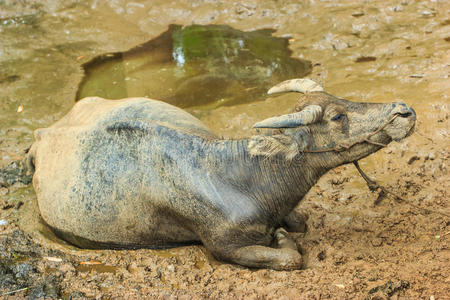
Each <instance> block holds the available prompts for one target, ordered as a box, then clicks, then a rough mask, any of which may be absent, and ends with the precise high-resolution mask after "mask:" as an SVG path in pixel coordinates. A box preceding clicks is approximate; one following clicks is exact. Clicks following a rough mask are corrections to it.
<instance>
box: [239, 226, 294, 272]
mask: <svg viewBox="0 0 450 300" xmlns="http://www.w3.org/2000/svg"><path fill="white" fill-rule="evenodd" d="M275 242H276V246H277V247H278V248H271V247H266V246H259V245H253V246H245V247H241V248H238V249H236V250H235V251H234V253H233V254H232V257H231V259H232V261H234V262H236V263H238V264H240V265H243V266H248V267H255V268H269V269H274V270H296V269H300V268H301V267H302V256H301V255H300V253H299V252H298V250H297V246H296V245H295V242H294V241H293V240H292V239H291V238H290V237H289V235H288V233H287V232H286V230H284V229H283V228H279V229H277V230H276V231H275Z"/></svg>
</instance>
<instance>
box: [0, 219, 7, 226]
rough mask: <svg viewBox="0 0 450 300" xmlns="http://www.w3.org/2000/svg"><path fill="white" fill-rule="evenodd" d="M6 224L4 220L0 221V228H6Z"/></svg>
mask: <svg viewBox="0 0 450 300" xmlns="http://www.w3.org/2000/svg"><path fill="white" fill-rule="evenodd" d="M6 225H8V222H7V221H6V220H0V226H6Z"/></svg>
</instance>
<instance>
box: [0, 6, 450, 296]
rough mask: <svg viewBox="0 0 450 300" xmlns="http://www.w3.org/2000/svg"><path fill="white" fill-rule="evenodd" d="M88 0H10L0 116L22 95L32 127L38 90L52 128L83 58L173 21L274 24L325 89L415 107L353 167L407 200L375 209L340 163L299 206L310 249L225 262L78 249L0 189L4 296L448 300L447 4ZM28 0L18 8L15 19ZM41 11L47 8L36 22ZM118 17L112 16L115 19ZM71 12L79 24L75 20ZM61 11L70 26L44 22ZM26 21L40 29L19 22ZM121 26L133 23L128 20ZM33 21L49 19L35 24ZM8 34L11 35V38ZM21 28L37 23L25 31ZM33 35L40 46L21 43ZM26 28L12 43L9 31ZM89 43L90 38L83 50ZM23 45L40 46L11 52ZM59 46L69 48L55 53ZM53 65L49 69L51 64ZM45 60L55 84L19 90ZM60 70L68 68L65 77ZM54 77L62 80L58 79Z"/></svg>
mask: <svg viewBox="0 0 450 300" xmlns="http://www.w3.org/2000/svg"><path fill="white" fill-rule="evenodd" d="M69 2H70V3H69ZM94 2H95V3H97V2H96V1H94ZM94 2H92V3H90V2H89V1H86V3H88V4H89V5H87V4H80V5H79V6H77V4H73V3H72V1H66V2H64V1H46V2H45V4H40V5H39V6H33V7H32V6H26V7H20V5H22V4H21V3H22V2H20V1H6V2H5V3H6V4H7V5H4V6H3V7H2V8H1V9H2V15H3V16H5V18H3V19H2V21H3V23H4V22H5V21H7V22H6V23H7V24H6V23H4V24H3V25H0V26H3V27H2V29H3V30H4V31H3V32H2V37H3V38H4V39H5V47H6V48H7V49H8V51H4V52H2V53H0V63H1V64H2V66H3V65H5V66H7V67H8V68H2V69H3V70H7V71H8V72H9V73H5V74H0V75H1V76H3V77H1V76H0V79H1V78H7V79H8V78H13V79H14V81H13V82H10V81H11V80H0V86H1V87H2V88H1V89H0V97H1V99H2V101H1V102H0V108H1V109H0V110H1V111H2V112H6V113H8V118H7V119H8V120H9V118H11V117H10V116H12V115H14V114H15V113H16V110H17V105H19V104H20V103H24V112H23V113H22V115H23V118H24V119H26V120H27V122H28V123H30V122H37V121H36V120H35V119H33V118H32V117H33V116H30V115H29V114H28V115H27V109H28V106H27V105H28V104H29V105H31V104H33V103H34V102H32V100H29V101H30V102H29V103H28V102H26V101H28V100H27V99H34V98H33V97H38V98H39V99H47V100H46V101H47V102H49V103H50V102H51V103H57V104H56V105H53V106H49V107H47V106H45V105H46V104H45V103H43V102H38V103H39V105H43V106H45V107H46V109H47V110H46V111H45V117H42V119H39V118H40V116H41V115H43V114H44V113H38V114H37V116H35V117H36V118H37V119H38V120H39V122H41V123H39V122H38V123H39V126H43V125H49V124H51V123H52V122H54V121H55V120H56V119H58V118H59V117H60V116H61V114H62V111H68V109H69V108H70V107H71V106H72V105H73V102H72V101H73V97H74V94H75V90H74V89H73V86H76V80H79V79H80V78H81V74H79V73H77V70H78V68H79V64H80V63H82V62H83V60H84V59H86V60H87V59H89V57H92V56H93V55H97V54H98V53H104V52H110V51H119V50H124V49H127V48H131V47H132V46H134V45H135V44H138V43H141V42H144V41H146V40H148V39H149V38H151V37H154V36H157V35H158V34H159V33H160V32H162V31H164V30H165V29H166V26H167V25H168V24H169V23H180V24H186V25H187V24H190V23H192V22H195V23H201V24H207V23H216V24H220V23H226V24H229V25H231V26H236V27H237V28H239V29H243V30H252V29H259V28H264V27H276V28H277V29H278V32H277V33H276V34H279V35H282V34H292V35H293V37H292V43H291V48H292V49H293V51H294V55H302V56H304V58H306V59H311V60H313V63H314V64H315V69H314V71H313V74H312V75H311V76H312V77H313V78H315V79H320V80H321V81H323V83H324V86H325V87H326V88H327V87H328V88H331V91H330V92H332V93H333V94H336V95H339V96H342V97H346V98H349V99H353V100H358V99H364V100H370V101H379V100H381V99H383V100H387V101H391V100H392V99H386V97H394V98H395V97H402V98H403V100H405V101H406V102H408V104H411V105H412V106H413V107H414V108H415V109H416V111H417V113H418V128H417V132H416V133H415V134H413V135H412V136H411V137H409V138H408V139H407V140H406V141H403V142H402V143H401V144H398V143H393V144H391V145H390V146H389V147H388V148H386V149H384V150H381V151H380V152H379V153H377V154H376V155H374V156H372V157H370V158H368V159H366V160H363V161H362V162H361V167H362V168H363V169H364V171H366V172H367V174H368V175H369V176H372V178H373V177H376V178H377V180H378V181H379V182H380V183H381V184H383V185H384V186H386V187H389V188H391V189H393V191H394V192H396V193H397V194H400V195H401V196H402V197H403V198H405V199H406V200H408V202H409V203H411V204H413V205H414V206H411V205H409V204H408V203H402V202H397V201H395V200H393V199H392V198H385V199H382V200H381V202H380V203H379V204H378V205H373V202H374V201H375V200H376V199H377V195H376V194H375V193H371V192H369V191H368V189H367V187H366V186H365V183H364V182H363V180H362V179H361V178H360V177H359V175H358V174H357V172H356V171H355V169H354V167H353V166H351V165H347V166H343V167H340V168H337V169H335V170H333V171H331V172H330V173H329V174H327V175H326V176H324V177H323V178H322V179H321V180H320V181H319V183H318V184H317V185H316V186H315V187H313V188H312V190H311V191H310V193H309V194H308V195H307V197H305V199H304V201H303V202H302V203H301V205H300V207H299V208H298V210H299V212H301V213H303V214H306V215H308V220H307V232H306V233H305V234H294V235H293V236H294V238H295V241H296V243H297V246H298V247H299V249H301V252H302V253H303V259H304V262H305V269H303V270H297V271H291V272H280V271H273V270H264V269H262V270H255V269H248V268H244V267H240V266H238V265H231V264H225V263H221V262H218V261H216V260H215V259H214V258H213V257H211V255H210V254H209V253H208V251H207V250H205V248H204V247H202V246H189V247H182V248H176V249H170V250H165V251H152V250H145V249H142V250H134V251H112V250H107V251H86V250H80V249H75V248H72V247H70V246H67V245H64V244H63V243H62V242H60V241H57V240H56V241H55V240H53V238H51V237H48V236H44V237H43V236H42V235H41V234H40V233H38V232H37V230H38V229H39V230H40V229H41V228H42V227H35V229H31V230H30V229H26V228H27V227H26V226H22V225H21V226H20V227H19V224H23V223H27V222H32V221H36V220H37V218H38V215H37V214H34V215H33V216H32V218H30V214H25V213H24V211H25V210H27V209H29V208H30V207H36V203H35V196H34V193H33V192H32V191H31V190H30V188H26V187H24V186H23V185H21V184H17V185H15V186H12V187H8V188H7V187H0V295H2V296H0V298H4V299H17V298H23V297H29V298H31V299H33V298H40V297H41V298H42V297H44V296H46V297H51V298H57V297H61V298H66V299H67V298H71V297H72V298H99V299H101V298H103V299H122V298H129V299H139V298H156V299H190V298H194V299H199V298H212V299H239V298H245V299H260V298H263V299H264V298H269V299H283V298H284V299H330V298H331V299H389V298H391V299H418V298H421V299H431V297H433V298H434V299H448V298H450V294H449V292H448V287H449V286H450V279H449V278H450V271H449V269H450V268H449V261H450V250H449V249H450V245H449V238H450V220H449V218H448V217H447V216H448V214H449V213H450V212H449V205H448V199H449V195H448V193H449V190H450V188H449V182H450V180H449V170H448V159H449V152H448V149H449V148H450V145H449V141H448V136H449V134H448V130H449V118H448V116H449V111H448V74H447V73H448V66H447V65H446V63H445V60H446V59H447V58H448V54H445V53H446V52H445V49H446V48H445V47H447V48H448V28H449V27H448V26H449V24H450V23H449V21H448V15H445V13H446V9H445V8H444V7H443V3H444V2H440V1H436V2H429V1H380V2H378V3H377V2H373V3H366V4H364V5H361V3H360V2H359V1H351V0H349V1H340V2H339V4H336V3H335V2H333V3H331V2H319V1H317V2H316V3H315V4H311V3H309V2H308V4H300V3H298V1H291V2H289V1H287V2H286V3H285V2H269V1H248V2H246V3H245V4H243V3H237V2H236V3H234V2H223V1H216V2H214V3H213V2H205V3H202V4H201V5H198V6H195V5H194V6H193V4H190V3H191V2H188V1H178V2H173V3H172V2H168V1H152V2H151V4H149V3H150V2H149V3H147V2H142V3H134V4H132V5H131V4H129V3H125V1H114V2H111V4H110V5H111V7H109V8H108V7H104V6H102V4H100V2H98V4H95V3H94ZM27 3H33V1H29V2H27ZM36 3H37V2H36ZM105 3H106V2H105ZM174 3H175V4H174ZM381 3H382V4H381ZM141 4H142V5H144V8H142V7H141V6H142V5H141ZM27 5H28V4H27ZM30 5H31V4H30ZM93 5H96V6H97V7H96V8H92V6H93ZM333 5H334V6H333ZM21 9H22V10H23V13H21V14H18V13H17V11H20V10H21ZM3 11H5V12H3ZM86 11H88V13H86ZM144 12H145V13H144ZM35 14H36V15H37V16H36V19H30V20H28V19H24V20H25V21H24V22H25V23H21V22H22V19H21V18H14V16H19V17H21V16H22V15H35ZM46 14H48V16H51V18H47V19H45V18H46V16H47V15H46ZM97 16H98V17H99V18H97ZM116 18H118V19H120V22H117V24H110V23H108V22H109V21H108V20H110V19H116ZM78 19H80V20H81V21H79V22H83V24H84V25H86V26H85V27H83V26H81V25H82V24H78V23H77V21H76V20H78ZM27 20H28V21H27ZM61 20H63V21H64V27H63V28H59V27H58V26H54V25H53V24H54V23H56V24H59V23H58V22H61ZM99 20H100V21H101V22H100V21H99ZM31 21H33V22H37V23H36V24H39V26H36V24H35V23H33V24H34V25H33V24H31V23H30V24H28V23H27V22H31ZM123 21H125V22H128V23H129V24H130V26H129V27H125V26H123V24H124V22H123ZM298 22H302V24H301V25H298ZM5 24H6V25H5ZM20 24H22V25H20ZM104 24H106V25H104ZM405 25H408V26H405ZM7 26H9V27H7ZM133 26H135V27H133ZM77 27H79V28H81V29H78V30H77ZM34 28H35V29H36V32H34V31H33V30H34ZM39 28H43V29H45V30H42V32H43V33H42V34H41V33H40V32H41V31H39V30H40V29H39ZM89 28H92V31H90V30H91V29H89ZM307 29H308V30H309V29H311V31H308V30H307ZM8 30H10V31H9V32H12V33H13V34H14V32H16V31H17V32H18V34H17V35H12V38H11V39H10V40H7V37H8V36H9V35H8ZM20 30H24V31H25V32H27V33H29V31H32V33H33V34H21V33H22V31H20ZM142 32H145V34H143V33H142ZM34 34H37V38H36V37H35V35H34ZM28 37H30V38H31V37H32V39H33V40H32V41H33V42H31V40H26V39H27V38H28ZM19 39H20V41H21V43H19V42H17V41H16V40H19ZM86 40H91V41H97V44H95V43H92V44H88V46H86V47H84V46H83V45H84V44H83V43H84V42H85V41H86ZM80 41H81V44H77V43H80ZM124 43H130V44H124ZM30 44H31V45H33V47H34V48H36V49H37V50H36V51H34V50H32V49H31V50H29V49H28V48H27V49H18V48H17V47H21V45H30ZM77 45H78V46H77ZM56 46H57V47H59V48H58V49H62V50H64V51H65V52H64V53H65V54H64V55H59V54H58V53H57V52H55V51H56V50H52V49H53V48H54V47H56ZM82 46H83V47H82ZM14 47H16V48H14ZM27 47H28V46H27ZM77 47H79V48H77ZM33 51H34V52H33ZM15 55H16V56H15ZM22 56H24V57H27V58H26V59H25V60H24V62H25V63H24V66H15V65H14V66H10V64H9V63H10V62H12V63H14V62H15V61H16V59H18V58H21V57H22ZM82 56H84V58H83V57H82ZM78 58H79V59H80V60H79V61H78V60H77V59H78ZM45 59H50V61H46V60H45ZM5 61H6V62H7V63H5ZM38 61H41V64H39V63H38ZM55 61H57V62H58V65H57V66H53V64H54V62H55ZM16 63H20V61H16ZM34 63H36V64H37V67H34ZM61 66H71V67H70V68H69V67H67V68H62V67H61ZM44 67H45V68H46V67H48V68H49V71H48V73H44V74H43V75H45V76H47V77H45V80H46V82H48V83H49V84H50V83H52V82H53V83H54V84H53V86H52V88H49V89H48V91H47V90H40V91H39V93H38V92H36V93H30V92H29V91H28V92H26V91H27V90H26V89H25V88H24V86H28V85H30V84H31V86H32V87H34V88H35V89H38V88H39V87H40V86H41V85H42V83H41V82H39V83H37V84H36V83H34V85H33V83H32V82H30V81H27V80H34V79H35V78H38V77H40V76H41V73H42V71H41V70H42V69H43V68H44ZM45 68H44V69H45ZM45 70H47V69H45ZM58 70H62V71H64V70H66V71H67V70H69V71H71V74H74V75H73V76H72V77H70V78H69V77H61V76H60V75H61V74H59V73H57V71H58ZM52 74H53V75H55V74H56V75H55V76H54V77H52V76H53V75H52ZM5 76H6V77H5ZM11 76H12V77H11ZM445 76H447V77H445ZM61 78H62V79H61ZM16 79H17V80H16ZM71 80H72V81H73V82H72V81H71ZM61 81H64V82H66V81H67V84H66V85H61ZM55 82H56V84H55ZM56 88H61V89H56ZM55 89H56V90H55ZM24 91H25V92H24ZM386 95H387V96H386ZM45 97H47V98H45ZM422 97H423V99H422ZM36 99H37V98H36ZM3 100H4V101H3ZM288 100H289V99H288ZM33 101H34V100H33ZM36 101H37V100H36ZM39 101H41V100H39ZM52 101H53V102H52ZM409 101H417V102H409ZM266 102H267V103H265V104H258V107H261V108H260V109H255V106H254V104H252V105H249V106H242V107H236V108H228V109H222V108H221V109H218V110H216V111H214V112H211V113H210V114H209V115H205V116H204V117H203V121H204V122H206V123H207V125H209V126H211V127H213V129H214V130H216V131H217V132H220V133H223V134H228V135H230V136H233V135H242V134H245V133H246V132H248V128H249V126H250V125H251V124H253V123H254V122H256V121H258V120H261V119H263V118H265V117H267V116H269V115H273V114H274V111H275V110H274V108H276V107H277V106H279V105H280V103H287V100H283V99H281V100H279V102H270V101H266ZM271 103H274V104H273V105H272V104H271ZM271 105H272V106H271ZM283 105H284V104H283ZM280 112H281V111H280ZM2 116H3V115H2ZM30 120H31V121H30ZM0 122H3V121H2V119H1V118H0ZM28 123H26V122H19V121H17V122H16V121H14V122H12V121H11V124H9V123H8V124H7V125H8V126H5V127H3V124H4V123H1V124H2V127H1V128H0V133H1V139H0V147H1V148H0V166H2V167H3V166H7V165H9V163H10V162H11V160H15V159H17V157H16V156H17V155H18V153H21V152H22V151H21V149H26V148H27V147H28V146H29V144H30V143H31V131H32V127H33V126H38V125H33V126H30V127H27V126H26V124H28ZM33 124H34V123H33ZM5 128H7V129H5ZM23 136H25V137H26V138H25V139H24V138H23ZM421 208H426V209H428V211H427V210H424V209H421ZM430 211H431V212H430ZM439 212H443V213H445V214H446V215H447V216H446V215H443V214H440V213H439ZM32 228H33V227H32Z"/></svg>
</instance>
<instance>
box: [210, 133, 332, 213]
mask: <svg viewBox="0 0 450 300" xmlns="http://www.w3.org/2000/svg"><path fill="white" fill-rule="evenodd" d="M249 142H250V139H239V140H215V141H211V142H208V147H209V151H207V153H209V155H212V156H213V157H212V159H211V157H208V158H207V159H208V161H210V162H211V161H214V164H215V166H214V168H215V169H216V172H217V174H218V176H219V177H218V178H219V179H220V180H221V181H224V182H226V183H227V184H229V185H231V186H233V187H234V188H235V189H237V190H239V191H241V192H242V193H243V194H245V195H248V199H243V201H253V202H256V203H257V204H258V206H259V207H260V208H261V209H262V210H263V211H264V212H265V213H266V215H267V216H270V217H271V218H277V220H275V221H276V222H279V221H281V219H282V218H283V217H284V216H286V215H287V214H288V213H289V212H290V211H292V209H294V207H295V206H296V205H297V204H298V203H299V201H300V200H301V199H302V198H303V196H304V195H305V194H306V193H307V192H308V191H309V190H310V188H311V187H312V186H313V185H314V184H315V183H316V182H317V181H318V180H319V178H320V177H321V176H322V175H323V174H325V173H326V172H327V171H328V170H329V169H331V168H332V167H333V166H334V164H335V162H333V163H332V164H333V165H332V164H330V162H329V160H328V158H327V156H328V155H327V154H316V153H299V154H298V155H297V156H296V157H294V158H293V159H290V160H287V159H286V158H285V157H283V156H281V155H276V156H273V157H267V156H262V155H257V156H253V155H251V154H250V153H249V151H248V144H249ZM209 155H208V156H209Z"/></svg>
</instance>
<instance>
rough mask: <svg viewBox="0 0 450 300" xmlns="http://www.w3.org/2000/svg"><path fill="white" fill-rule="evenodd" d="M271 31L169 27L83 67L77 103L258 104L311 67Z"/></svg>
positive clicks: (202, 26) (285, 41)
mask: <svg viewBox="0 0 450 300" xmlns="http://www.w3.org/2000/svg"><path fill="white" fill-rule="evenodd" d="M272 33H273V30H270V29H266V30H257V31H251V32H243V31H239V30H236V29H233V28H231V27H229V26H225V25H205V26H204V25H191V26H187V27H184V28H183V27H182V26H179V25H171V26H169V29H168V30H167V31H165V32H164V33H162V34H161V35H160V36H158V37H156V38H155V39H153V40H150V41H149V42H146V43H144V44H142V45H139V46H137V47H135V48H132V49H130V50H128V51H125V52H117V53H110V54H105V55H101V56H98V57H96V58H94V59H93V60H91V61H90V62H88V63H86V64H84V65H83V68H84V71H85V77H84V78H83V80H82V82H81V83H80V86H79V89H78V93H77V100H78V99H81V98H84V97H87V96H99V97H103V98H107V99H121V98H126V97H149V98H152V99H158V100H163V101H165V102H168V103H171V104H173V105H176V106H179V107H183V108H186V107H193V106H204V107H209V108H211V107H217V106H222V105H236V104H241V103H248V102H253V101H257V100H262V99H263V97H264V95H265V94H266V91H267V90H268V89H269V88H270V87H271V86H273V85H275V84H277V83H279V82H280V81H283V80H286V79H291V78H298V77H303V76H305V75H307V74H308V73H310V72H311V63H310V62H309V61H304V60H300V59H295V58H292V57H291V54H292V52H291V50H290V49H289V48H288V40H287V39H285V38H278V37H274V36H272Z"/></svg>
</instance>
